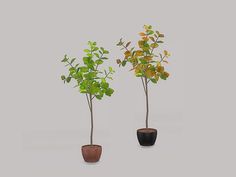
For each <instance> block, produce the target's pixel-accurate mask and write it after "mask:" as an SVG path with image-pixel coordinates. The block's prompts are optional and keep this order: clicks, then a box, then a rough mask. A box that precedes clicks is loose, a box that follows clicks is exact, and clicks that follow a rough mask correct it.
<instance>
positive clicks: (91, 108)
mask: <svg viewBox="0 0 236 177" xmlns="http://www.w3.org/2000/svg"><path fill="white" fill-rule="evenodd" d="M89 100H90V114H91V132H90V144H91V145H92V144H93V101H92V95H91V94H89Z"/></svg>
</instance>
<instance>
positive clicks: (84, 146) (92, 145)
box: [82, 144, 102, 148]
mask: <svg viewBox="0 0 236 177" xmlns="http://www.w3.org/2000/svg"><path fill="white" fill-rule="evenodd" d="M86 147H99V148H102V146H101V145H98V144H86V145H83V146H82V148H86Z"/></svg>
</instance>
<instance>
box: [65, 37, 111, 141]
mask: <svg viewBox="0 0 236 177" xmlns="http://www.w3.org/2000/svg"><path fill="white" fill-rule="evenodd" d="M88 46H89V49H85V50H84V52H85V53H86V56H85V57H83V63H84V65H82V66H81V65H80V64H79V63H78V62H77V60H76V58H69V57H68V56H67V55H65V56H64V59H63V60H62V62H63V63H65V64H66V65H65V66H66V67H68V71H69V73H68V74H67V76H65V75H62V76H61V79H62V80H63V81H64V83H70V81H71V80H74V81H75V83H76V85H75V87H77V88H78V89H79V91H80V93H83V94H85V96H86V99H87V103H88V107H89V110H90V115H91V132H90V144H91V145H92V144H93V125H94V123H93V99H94V98H96V99H98V100H101V99H102V98H103V96H104V95H107V96H111V95H112V94H113V92H114V90H113V89H112V88H111V87H110V86H109V83H108V82H107V79H112V77H111V75H112V74H113V73H114V70H113V69H112V67H109V69H108V70H101V69H100V68H99V66H100V65H102V64H103V62H104V61H105V60H107V59H108V58H107V57H106V55H107V54H108V53H109V52H108V51H107V50H105V49H104V48H103V47H97V43H96V42H91V41H89V42H88Z"/></svg>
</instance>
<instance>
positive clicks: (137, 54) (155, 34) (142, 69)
mask: <svg viewBox="0 0 236 177" xmlns="http://www.w3.org/2000/svg"><path fill="white" fill-rule="evenodd" d="M139 35H140V36H141V39H140V40H139V41H138V49H135V47H132V48H130V44H131V42H127V43H126V42H124V41H123V40H122V38H121V39H120V41H119V42H118V44H117V46H119V47H121V50H124V58H123V59H122V60H121V59H117V64H119V66H123V67H124V66H126V63H130V64H131V65H132V68H131V71H134V72H135V76H136V77H139V78H141V81H142V86H143V89H144V92H145V95H146V109H147V111H146V128H148V114H149V103H148V85H149V83H154V84H156V83H158V81H159V79H163V80H166V79H167V78H168V77H169V73H168V72H167V71H166V70H165V67H164V63H168V61H167V58H168V57H169V56H170V53H169V52H168V51H167V50H164V51H163V52H155V49H158V48H159V46H160V45H161V44H162V43H164V41H163V39H164V34H162V33H160V32H159V31H154V30H153V28H152V26H151V25H144V31H143V32H140V33H139Z"/></svg>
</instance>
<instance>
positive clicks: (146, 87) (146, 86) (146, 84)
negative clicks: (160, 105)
mask: <svg viewBox="0 0 236 177" xmlns="http://www.w3.org/2000/svg"><path fill="white" fill-rule="evenodd" d="M144 81H145V95H146V109H147V110H146V128H148V114H149V105H148V83H147V77H145V80H144Z"/></svg>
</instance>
